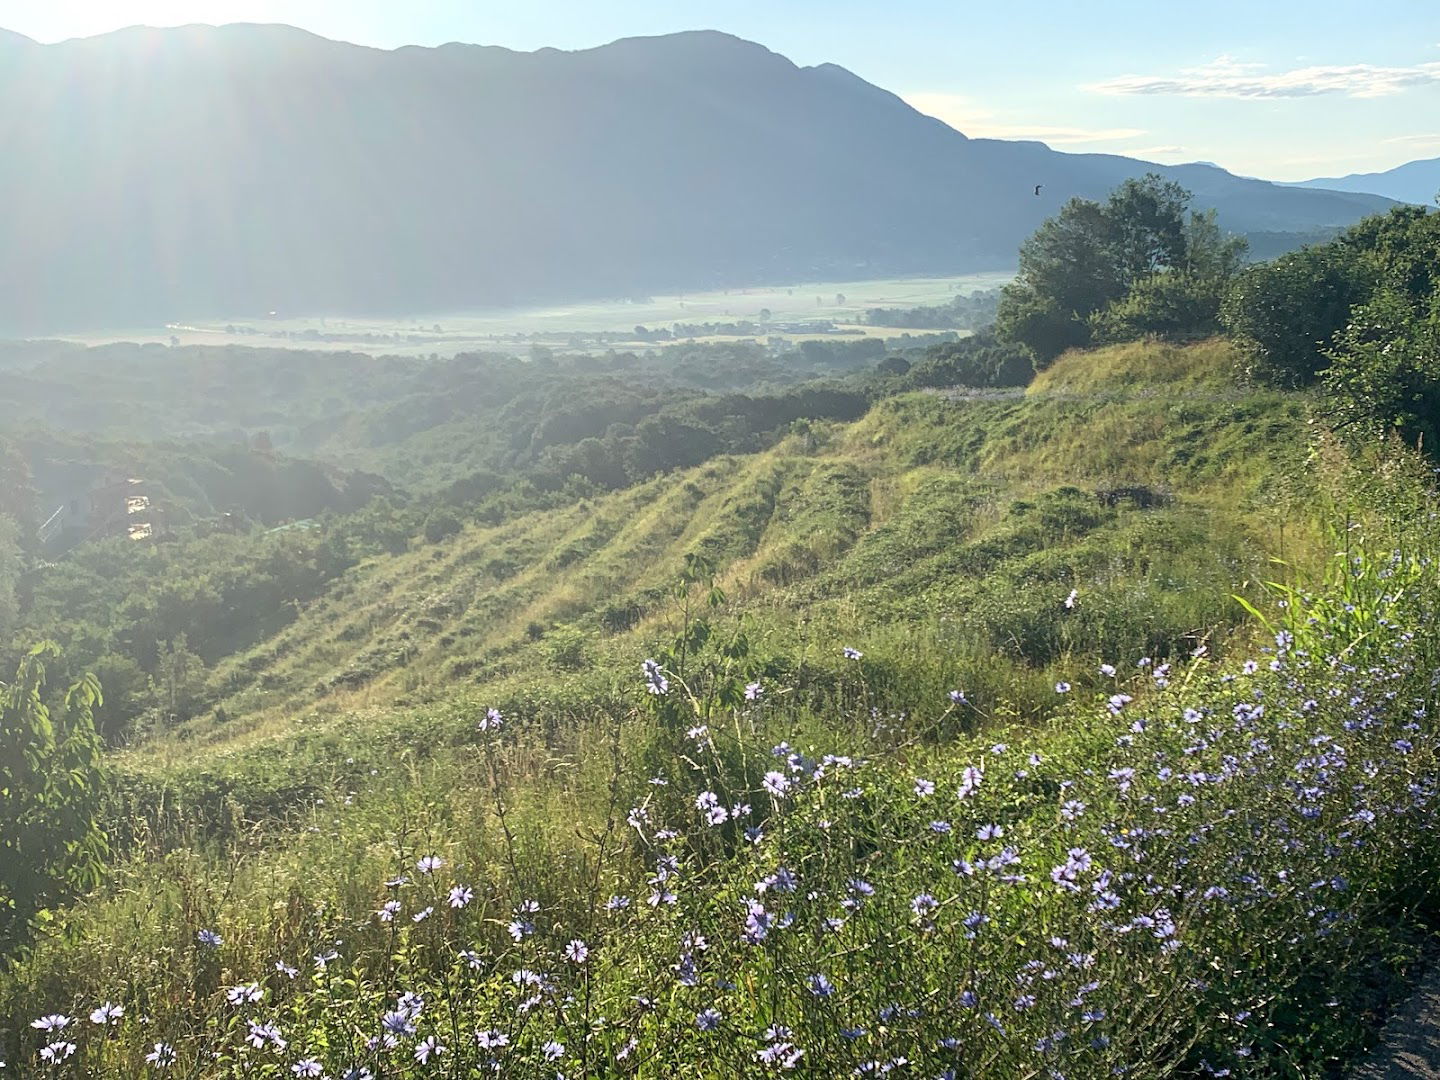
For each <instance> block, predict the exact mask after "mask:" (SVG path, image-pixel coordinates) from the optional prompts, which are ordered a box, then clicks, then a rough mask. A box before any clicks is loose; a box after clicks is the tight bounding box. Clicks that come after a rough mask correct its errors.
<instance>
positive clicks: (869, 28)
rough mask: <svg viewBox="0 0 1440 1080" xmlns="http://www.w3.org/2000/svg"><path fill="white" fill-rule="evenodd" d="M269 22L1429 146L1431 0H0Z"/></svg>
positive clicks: (938, 98)
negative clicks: (685, 39) (722, 53)
mask: <svg viewBox="0 0 1440 1080" xmlns="http://www.w3.org/2000/svg"><path fill="white" fill-rule="evenodd" d="M190 22H201V23H216V24H219V23H227V22H281V23H289V24H291V25H294V26H299V27H303V28H304V29H307V30H310V31H312V32H314V33H317V34H321V35H323V36H325V37H329V38H335V39H338V40H342V41H351V42H355V43H357V44H362V45H370V46H374V47H377V48H386V49H389V48H396V47H399V46H401V45H440V44H444V43H446V42H450V41H463V42H471V43H476V44H484V45H503V46H507V47H509V48H514V49H525V50H529V49H537V48H542V47H545V46H551V47H554V48H561V49H581V48H589V47H592V46H595V45H601V44H604V43H605V42H608V41H612V40H614V39H615V38H619V37H630V36H635V35H647V34H664V33H671V32H674V31H678V30H696V29H713V30H723V31H727V32H729V33H732V34H736V35H738V36H740V37H744V38H748V39H750V40H752V41H758V42H760V43H761V44H763V45H766V46H768V47H769V48H771V49H773V50H775V51H776V52H779V53H782V54H784V55H785V56H788V57H789V58H790V59H792V60H793V61H795V62H796V63H797V64H802V65H809V64H819V63H825V62H831V63H836V64H840V65H841V66H843V67H846V68H849V69H850V70H851V71H853V72H855V73H856V74H857V75H859V76H861V77H862V78H864V79H867V80H869V81H870V82H873V83H875V84H877V85H879V86H882V87H884V88H886V89H887V90H891V91H893V92H895V93H897V94H899V95H900V96H901V97H903V98H905V99H906V100H907V101H909V102H910V103H911V104H912V105H914V106H915V107H916V108H918V109H920V110H921V111H922V112H927V113H929V114H931V115H933V116H937V117H939V118H940V119H942V120H944V121H946V122H947V123H949V124H951V125H952V126H954V127H956V128H957V129H959V130H961V131H963V132H965V133H966V134H967V135H971V136H976V137H991V138H1007V139H1039V140H1041V141H1043V142H1047V143H1049V144H1050V145H1051V146H1053V147H1055V148H1056V149H1058V150H1068V151H1074V152H1105V153H1120V154H1126V155H1129V156H1133V157H1140V158H1144V159H1146V160H1151V161H1159V162H1164V163H1176V162H1182V161H1212V162H1215V163H1216V164H1218V165H1221V166H1223V167H1225V168H1227V169H1230V170H1231V171H1232V172H1237V173H1241V174H1244V175H1250V176H1261V177H1265V178H1267V179H1275V180H1300V179H1307V178H1310V177H1316V176H1338V175H1343V174H1346V173H1352V172H1372V171H1379V170H1383V169H1388V168H1391V167H1393V166H1395V165H1398V164H1401V163H1403V162H1405V161H1410V160H1414V159H1416V158H1429V157H1437V156H1440V3H1437V2H1436V0H1369V2H1367V3H1364V4H1361V3H1358V2H1355V0H1207V2H1206V3H1204V4H1197V5H1183V6H1182V5H1180V4H1176V3H1174V0H1092V2H1085V0H1026V2H1024V3H996V2H995V0H981V2H975V0H885V2H880V0H825V2H823V3H822V2H819V0H703V2H702V0H406V2H404V3H401V2H397V0H0V27H4V28H6V29H9V30H14V31H16V32H18V33H22V34H25V35H27V36H29V37H32V38H34V39H36V40H37V41H42V42H54V41H61V40H64V39H67V38H72V37H87V36H90V35H93V34H99V33H105V32H107V31H110V30H115V29H118V28H120V27H122V26H130V25H135V24H146V25H151V26H172V25H179V24H183V23H190Z"/></svg>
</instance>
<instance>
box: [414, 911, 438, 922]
mask: <svg viewBox="0 0 1440 1080" xmlns="http://www.w3.org/2000/svg"><path fill="white" fill-rule="evenodd" d="M434 914H435V909H434V908H433V907H426V908H424V909H422V910H420V911H417V912H416V913H415V914H414V915H411V916H410V921H411V922H413V923H422V922H424V921H425V920H426V919H428V918H429V917H430V916H431V915H434Z"/></svg>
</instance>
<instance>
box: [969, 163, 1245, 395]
mask: <svg viewBox="0 0 1440 1080" xmlns="http://www.w3.org/2000/svg"><path fill="white" fill-rule="evenodd" d="M1189 201H1190V193H1189V192H1188V191H1186V190H1185V189H1184V188H1183V187H1181V186H1180V185H1179V184H1176V183H1174V182H1173V181H1169V180H1166V179H1164V178H1163V177H1161V176H1159V175H1157V174H1155V173H1150V174H1147V175H1146V176H1144V177H1141V178H1140V179H1132V180H1127V181H1125V183H1123V184H1121V185H1120V186H1119V187H1118V188H1116V189H1115V191H1113V192H1112V193H1111V194H1110V196H1109V198H1108V199H1107V200H1106V201H1105V202H1104V203H1098V202H1094V201H1093V200H1089V199H1071V200H1070V201H1069V202H1068V203H1066V204H1065V206H1064V207H1063V208H1062V209H1061V211H1060V213H1059V214H1058V215H1056V216H1055V217H1053V218H1050V219H1049V220H1048V221H1046V222H1045V223H1044V224H1043V225H1041V226H1040V228H1039V229H1037V230H1036V231H1035V233H1034V235H1032V236H1031V237H1030V238H1029V239H1028V240H1026V241H1025V243H1024V245H1022V247H1021V248H1020V270H1019V273H1018V274H1017V275H1016V279H1015V281H1014V282H1013V283H1011V284H1010V285H1008V286H1006V288H1005V290H1004V293H1003V295H1002V297H1001V301H1000V310H999V313H998V315H997V318H996V330H997V332H998V333H999V335H1000V336H1001V338H1002V339H1003V340H1007V341H1013V342H1017V343H1019V344H1022V345H1024V346H1025V347H1026V348H1028V349H1029V350H1030V352H1031V354H1032V355H1033V356H1034V358H1035V364H1036V366H1037V367H1043V366H1045V365H1046V364H1049V363H1050V362H1051V361H1053V360H1054V359H1055V358H1056V357H1057V356H1059V355H1060V353H1062V352H1064V351H1065V350H1066V349H1069V348H1075V347H1078V346H1084V345H1088V344H1090V343H1091V342H1092V341H1094V340H1096V337H1097V331H1098V333H1099V336H1100V337H1101V338H1102V339H1109V338H1112V337H1114V336H1116V335H1120V336H1132V337H1133V336H1139V335H1141V334H1146V333H1156V334H1167V335H1168V334H1174V333H1182V332H1188V331H1190V330H1191V329H1198V330H1200V331H1202V332H1203V331H1204V330H1206V329H1213V327H1214V325H1215V324H1216V319H1217V314H1218V308H1219V297H1220V294H1221V292H1222V291H1223V287H1224V282H1225V281H1227V280H1228V278H1229V277H1230V276H1231V275H1232V274H1233V273H1234V272H1235V269H1236V268H1237V266H1238V264H1239V261H1240V258H1241V257H1242V255H1243V253H1244V244H1243V241H1237V240H1235V239H1232V238H1229V237H1226V236H1224V235H1223V234H1222V233H1221V232H1220V230H1219V228H1218V227H1217V226H1216V224H1215V219H1214V216H1213V214H1195V213H1190V212H1189V210H1188V206H1189ZM1172 275H1175V276H1177V279H1176V280H1174V281H1169V280H1167V281H1166V282H1165V284H1164V285H1163V286H1158V285H1157V284H1156V283H1157V282H1158V281H1159V279H1161V278H1162V277H1164V278H1167V279H1168V278H1170V277H1171V276H1172ZM1180 275H1183V280H1179V276H1180ZM1127 300H1130V301H1131V303H1130V304H1129V307H1128V308H1127V309H1126V310H1125V311H1124V312H1121V313H1117V314H1116V315H1114V316H1110V315H1108V314H1107V313H1109V312H1110V311H1111V309H1112V308H1115V307H1116V306H1117V305H1121V304H1124V303H1125V302H1126V301H1127ZM1196 323H1198V324H1200V325H1199V326H1194V325H1193V324H1196Z"/></svg>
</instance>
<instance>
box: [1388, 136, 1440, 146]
mask: <svg viewBox="0 0 1440 1080" xmlns="http://www.w3.org/2000/svg"><path fill="white" fill-rule="evenodd" d="M1384 141H1385V142H1387V143H1398V144H1399V145H1401V146H1440V134H1437V135H1395V136H1393V137H1391V138H1389V139H1386V140H1384Z"/></svg>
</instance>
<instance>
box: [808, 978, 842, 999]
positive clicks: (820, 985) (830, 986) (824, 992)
mask: <svg viewBox="0 0 1440 1080" xmlns="http://www.w3.org/2000/svg"><path fill="white" fill-rule="evenodd" d="M805 985H806V986H808V987H809V988H810V993H812V994H814V995H815V996H816V997H818V998H828V997H829V996H830V995H831V994H833V993H835V984H834V983H832V982H831V981H830V980H829V979H827V978H826V977H825V976H824V975H822V974H820V973H819V972H816V973H815V974H814V975H811V976H810V978H808V979H806V980H805Z"/></svg>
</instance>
